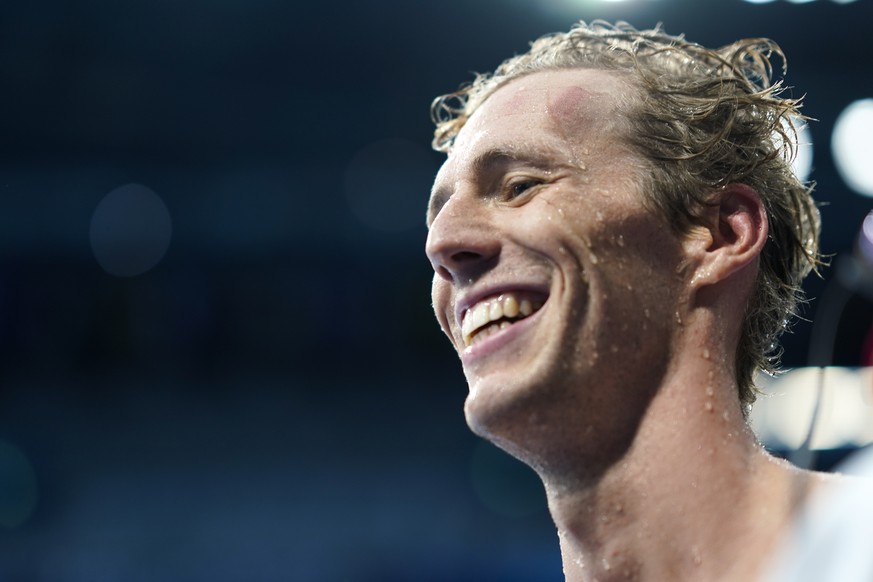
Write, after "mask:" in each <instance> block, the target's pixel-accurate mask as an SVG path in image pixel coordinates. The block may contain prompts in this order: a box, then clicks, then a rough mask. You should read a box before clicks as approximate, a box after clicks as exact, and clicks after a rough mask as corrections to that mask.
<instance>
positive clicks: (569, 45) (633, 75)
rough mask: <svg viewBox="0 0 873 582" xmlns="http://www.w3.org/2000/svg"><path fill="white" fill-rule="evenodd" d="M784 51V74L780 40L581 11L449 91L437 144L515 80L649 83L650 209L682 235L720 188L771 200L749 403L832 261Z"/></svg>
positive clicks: (642, 143)
mask: <svg viewBox="0 0 873 582" xmlns="http://www.w3.org/2000/svg"><path fill="white" fill-rule="evenodd" d="M774 56H775V57H777V58H778V59H779V60H780V61H781V62H782V69H783V74H784V72H785V66H786V61H785V56H784V54H783V53H782V51H781V49H780V48H779V46H778V45H777V44H776V43H774V42H773V41H771V40H768V39H760V38H756V39H745V40H740V41H738V42H735V43H733V44H730V45H728V46H724V47H722V48H719V49H709V48H706V47H703V46H701V45H699V44H695V43H691V42H688V41H686V40H685V38H684V37H683V36H671V35H668V34H666V33H665V32H664V31H663V29H662V28H661V27H660V26H658V27H656V28H654V29H652V30H636V29H635V28H633V27H632V26H630V25H628V24H626V23H622V22H620V23H617V24H615V25H612V24H608V23H605V22H601V21H595V22H592V23H591V24H586V23H585V22H580V23H578V24H576V25H575V26H573V28H572V29H571V30H570V31H569V32H566V33H556V34H550V35H546V36H544V37H542V38H540V39H538V40H536V41H534V42H533V43H531V48H530V50H529V51H528V52H527V53H524V54H522V55H518V56H515V57H513V58H510V59H507V60H506V61H504V62H503V63H502V64H501V65H500V66H499V67H497V69H496V70H495V71H494V72H493V73H490V74H481V75H478V76H477V77H476V78H475V80H474V81H473V82H472V83H470V84H468V85H465V86H462V87H461V88H460V89H459V90H458V91H455V92H453V93H449V94H447V95H443V96H441V97H438V98H437V99H436V100H435V101H434V103H433V106H432V109H431V111H432V117H433V120H434V123H435V124H436V131H435V133H434V140H433V147H434V149H436V150H438V151H441V152H448V151H450V149H451V147H452V143H453V141H454V139H455V137H456V136H457V134H458V132H459V131H460V130H461V128H462V127H463V126H464V124H465V123H466V122H467V120H468V119H469V117H470V116H471V115H472V114H473V113H474V112H475V111H476V109H477V108H478V107H479V106H480V105H481V104H482V103H483V102H484V101H485V100H486V99H487V98H488V97H489V96H490V95H491V94H493V93H494V92H495V91H496V90H497V89H499V88H500V87H502V86H503V85H505V84H506V83H507V82H509V81H511V80H513V79H516V78H518V77H522V76H524V75H528V74H531V73H535V72H539V71H548V70H556V69H571V68H589V69H604V70H609V71H615V72H616V73H617V74H620V75H623V76H625V77H626V78H627V79H629V80H630V82H631V83H632V84H633V85H634V86H635V87H637V88H638V89H639V95H637V98H635V99H633V98H632V99H629V100H628V103H627V106H626V107H625V109H626V113H627V117H628V119H627V121H628V122H629V124H628V126H629V131H628V132H627V133H628V135H626V136H625V139H626V140H627V141H628V142H629V144H630V145H631V146H632V147H633V148H634V149H635V150H636V151H637V152H638V153H640V154H642V156H643V157H644V159H646V160H648V161H649V162H650V163H649V164H648V167H647V168H646V170H647V172H648V173H647V175H644V176H642V179H643V180H644V182H643V184H642V186H643V188H642V190H643V191H644V192H649V193H651V195H650V197H649V199H648V200H647V203H648V204H649V206H650V208H651V209H652V210H653V211H655V212H659V213H660V214H661V215H662V216H664V217H665V219H666V220H667V221H668V222H669V223H670V224H671V225H672V226H673V228H674V230H675V232H676V234H677V235H680V236H681V235H682V234H685V233H687V232H688V231H689V229H690V228H691V227H692V226H694V224H696V221H697V219H698V217H699V214H700V212H701V210H702V209H703V208H704V207H705V206H706V205H707V204H708V203H709V202H710V201H711V197H712V194H713V193H714V192H715V191H716V190H718V189H719V188H721V187H723V186H726V185H728V184H732V183H744V184H746V185H748V186H750V187H752V188H753V189H755V191H756V192H757V193H758V195H759V196H760V198H761V200H762V202H763V205H764V207H765V209H766V211H767V219H768V223H769V236H768V240H767V242H766V244H765V246H764V248H763V250H762V252H761V256H760V262H759V271H758V276H757V280H756V283H755V287H754V289H753V291H752V293H751V296H750V297H749V300H748V304H747V307H746V313H745V318H744V321H743V326H742V330H741V336H740V341H739V344H738V346H737V352H736V360H735V361H736V364H735V366H736V376H737V384H738V386H739V399H740V401H741V403H742V404H743V405H744V406H743V409H744V411H747V410H748V406H747V405H751V403H752V402H754V400H755V397H756V394H757V390H756V389H755V384H754V376H755V373H756V372H757V371H758V370H763V371H765V372H768V373H771V374H775V373H776V372H777V371H778V368H779V365H780V362H779V359H780V356H781V348H780V347H779V344H778V338H779V336H780V335H781V334H782V332H784V331H785V330H786V328H787V327H788V326H789V323H790V322H791V321H792V319H793V318H794V316H795V315H796V310H797V306H798V303H799V302H800V301H802V300H803V296H802V291H801V288H800V285H801V282H802V281H803V279H804V277H806V275H807V274H809V272H810V271H812V270H816V269H817V268H818V267H819V266H820V265H821V257H820V254H819V249H818V240H819V229H820V221H819V213H818V209H817V208H816V205H815V202H814V201H813V199H812V196H811V192H812V184H804V183H802V182H801V181H800V180H799V179H798V177H797V176H796V175H795V173H794V171H793V169H792V161H793V159H794V156H795V155H796V153H797V124H798V123H801V122H802V120H804V119H805V118H804V117H803V116H802V115H801V114H800V111H799V108H800V100H799V99H793V98H789V97H785V96H783V93H784V87H783V85H782V82H781V80H777V81H773V80H772V79H773V65H772V63H771V59H772V58H773V57H774Z"/></svg>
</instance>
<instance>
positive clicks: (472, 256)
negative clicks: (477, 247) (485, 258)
mask: <svg viewBox="0 0 873 582" xmlns="http://www.w3.org/2000/svg"><path fill="white" fill-rule="evenodd" d="M480 258H482V255H480V254H479V253H474V252H471V251H460V252H457V253H455V254H453V255H452V260H453V261H455V262H456V263H467V262H470V261H475V260H478V259H480Z"/></svg>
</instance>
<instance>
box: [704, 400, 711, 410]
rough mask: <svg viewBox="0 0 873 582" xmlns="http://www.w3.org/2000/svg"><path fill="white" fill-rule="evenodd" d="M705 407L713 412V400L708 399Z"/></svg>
mask: <svg viewBox="0 0 873 582" xmlns="http://www.w3.org/2000/svg"><path fill="white" fill-rule="evenodd" d="M703 409H704V410H706V411H707V412H712V409H713V406H712V402H711V401H709V400H707V401H706V404H704V405H703Z"/></svg>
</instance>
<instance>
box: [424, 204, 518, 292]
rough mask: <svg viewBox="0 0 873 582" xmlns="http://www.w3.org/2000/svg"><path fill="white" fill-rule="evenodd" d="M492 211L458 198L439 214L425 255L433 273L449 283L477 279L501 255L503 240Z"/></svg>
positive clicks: (429, 236)
mask: <svg viewBox="0 0 873 582" xmlns="http://www.w3.org/2000/svg"><path fill="white" fill-rule="evenodd" d="M494 226H495V225H493V224H492V223H491V220H490V218H489V216H488V210H487V209H486V208H482V207H481V206H477V205H474V204H468V203H465V202H463V201H462V200H460V199H459V198H454V197H452V199H450V200H449V202H448V203H446V205H445V206H444V207H443V208H442V210H440V212H439V214H437V216H436V218H435V219H434V221H433V223H432V224H431V226H430V230H429V231H428V234H427V243H426V244H425V252H426V253H427V257H428V259H430V263H431V265H433V270H434V271H435V272H436V274H437V275H438V276H439V277H441V278H442V279H444V280H446V281H448V282H449V283H457V282H459V281H461V280H464V279H470V278H474V277H476V276H477V275H478V274H481V272H483V271H485V270H487V269H488V268H489V266H491V265H493V263H494V260H495V259H496V258H497V257H498V256H499V255H500V248H501V245H500V238H499V235H498V232H497V230H496V229H495V228H494Z"/></svg>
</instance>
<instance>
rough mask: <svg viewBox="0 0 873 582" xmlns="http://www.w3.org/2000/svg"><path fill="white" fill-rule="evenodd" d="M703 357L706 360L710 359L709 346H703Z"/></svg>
mask: <svg viewBox="0 0 873 582" xmlns="http://www.w3.org/2000/svg"><path fill="white" fill-rule="evenodd" d="M703 359H704V360H708V359H709V348H703Z"/></svg>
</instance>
